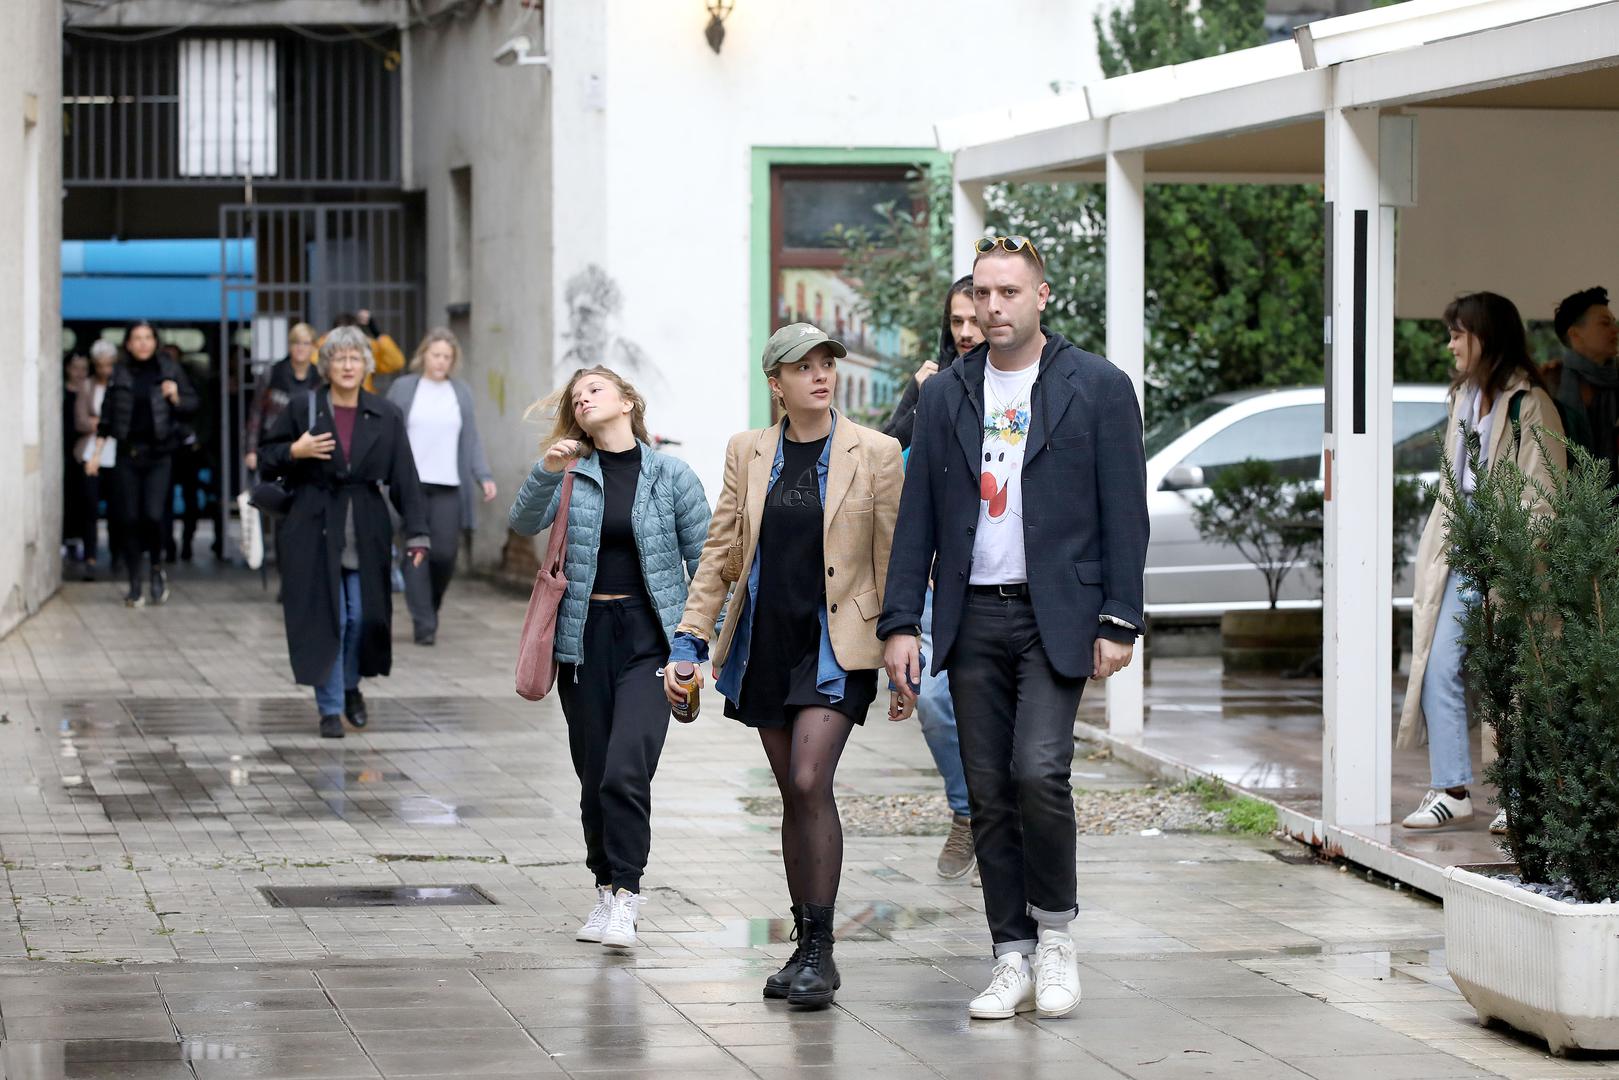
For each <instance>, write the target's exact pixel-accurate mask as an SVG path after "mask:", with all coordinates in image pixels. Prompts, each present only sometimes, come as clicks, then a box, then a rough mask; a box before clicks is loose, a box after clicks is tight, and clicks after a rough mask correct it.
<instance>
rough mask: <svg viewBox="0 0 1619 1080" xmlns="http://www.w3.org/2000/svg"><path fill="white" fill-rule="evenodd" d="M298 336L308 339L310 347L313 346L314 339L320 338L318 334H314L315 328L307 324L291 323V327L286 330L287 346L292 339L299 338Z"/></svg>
mask: <svg viewBox="0 0 1619 1080" xmlns="http://www.w3.org/2000/svg"><path fill="white" fill-rule="evenodd" d="M300 335H301V336H303V337H306V338H308V339H309V344H311V345H313V344H315V339H316V338H318V337H320V334H318V333H316V331H315V328H314V327H313V326H310V325H309V324H308V323H306V322H301V323H293V324H292V326H291V327H289V328H288V330H287V344H288V345H291V344H292V339H293V338H295V337H299V336H300Z"/></svg>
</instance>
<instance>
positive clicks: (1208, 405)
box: [1146, 398, 1230, 458]
mask: <svg viewBox="0 0 1619 1080" xmlns="http://www.w3.org/2000/svg"><path fill="white" fill-rule="evenodd" d="M1227 408H1230V402H1227V401H1220V400H1219V399H1218V398H1206V399H1205V400H1203V401H1199V402H1197V403H1196V404H1195V405H1188V406H1186V408H1184V409H1180V410H1178V411H1176V412H1172V413H1170V414H1169V415H1168V416H1166V417H1164V418H1163V419H1161V420H1156V421H1154V422H1153V423H1152V425H1151V426H1150V427H1148V428H1147V435H1146V446H1147V456H1148V457H1149V458H1150V457H1152V456H1154V455H1155V454H1158V453H1160V452H1162V451H1163V449H1164V447H1166V446H1168V445H1169V444H1170V443H1172V442H1174V441H1175V440H1176V439H1178V438H1180V437H1181V436H1182V435H1185V434H1186V433H1187V432H1188V431H1191V430H1192V429H1193V428H1195V427H1197V425H1199V424H1201V423H1202V422H1203V421H1205V420H1207V419H1208V418H1209V417H1211V416H1214V415H1215V414H1216V413H1218V412H1220V411H1221V410H1223V409H1227Z"/></svg>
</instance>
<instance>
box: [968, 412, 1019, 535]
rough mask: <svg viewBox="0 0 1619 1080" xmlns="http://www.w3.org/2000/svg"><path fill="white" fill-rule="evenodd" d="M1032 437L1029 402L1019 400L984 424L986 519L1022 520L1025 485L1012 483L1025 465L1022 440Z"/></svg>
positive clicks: (982, 475) (981, 476) (980, 483)
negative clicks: (1030, 432) (1030, 433)
mask: <svg viewBox="0 0 1619 1080" xmlns="http://www.w3.org/2000/svg"><path fill="white" fill-rule="evenodd" d="M1028 436H1029V405H1028V402H1027V401H1023V402H1019V403H1017V404H1015V405H1012V406H1009V407H1007V408H1005V409H1001V410H998V411H996V412H994V413H992V414H991V415H990V417H989V418H988V419H987V420H986V422H985V424H984V462H983V466H982V469H981V471H980V473H979V476H978V497H979V499H980V500H981V501H982V502H983V503H984V504H985V505H984V507H983V510H984V514H985V516H986V518H987V520H988V521H989V522H991V523H993V524H999V523H1001V522H1002V521H1005V520H1007V518H1009V517H1010V518H1015V519H1017V520H1018V521H1020V522H1021V521H1022V519H1023V486H1022V485H1021V484H1016V483H1012V482H1011V481H1012V480H1014V479H1015V478H1016V477H1017V473H1018V471H1019V470H1020V469H1021V468H1022V465H1023V443H1024V441H1025V440H1026V439H1027V438H1028Z"/></svg>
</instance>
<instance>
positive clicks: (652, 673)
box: [557, 598, 669, 893]
mask: <svg viewBox="0 0 1619 1080" xmlns="http://www.w3.org/2000/svg"><path fill="white" fill-rule="evenodd" d="M582 655H583V656H584V663H582V664H562V665H560V666H559V667H558V669H557V686H558V690H559V693H560V694H561V696H562V713H563V715H564V716H566V717H567V718H568V749H569V751H570V752H571V753H572V755H573V770H574V772H576V773H578V774H579V784H580V788H581V790H580V793H579V818H580V821H581V823H582V824H583V825H584V829H585V865H586V866H588V867H590V872H591V873H593V874H595V875H596V884H597V885H611V886H612V887H613V888H614V889H615V890H617V889H628V890H630V891H631V892H635V893H638V892H640V891H641V873H642V871H644V870H645V869H646V861H647V855H648V853H649V852H650V851H651V849H652V774H653V773H655V772H657V771H658V758H659V757H660V756H661V755H662V754H663V740H664V737H665V736H666V735H668V733H669V702H668V700H667V699H666V698H665V697H664V696H663V677H662V676H661V675H660V674H659V671H660V670H661V669H662V667H663V662H664V661H665V660H666V659H668V656H669V643H668V642H667V641H666V640H664V636H663V627H662V625H661V624H659V622H658V616H657V613H656V612H655V611H653V609H652V605H651V602H650V601H648V600H645V599H639V598H637V599H630V600H592V601H591V602H590V615H589V617H588V618H586V620H585V640H584V650H583V654H582Z"/></svg>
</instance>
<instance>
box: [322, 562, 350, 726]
mask: <svg viewBox="0 0 1619 1080" xmlns="http://www.w3.org/2000/svg"><path fill="white" fill-rule="evenodd" d="M342 573H343V585H342V588H340V589H339V590H338V592H337V625H338V626H339V627H340V628H341V629H342V633H341V635H340V636H339V638H338V642H337V659H335V660H333V661H332V670H331V671H330V672H329V673H328V674H327V676H326V681H325V682H323V683H321V684H320V685H319V686H317V687H315V704H316V706H318V707H319V709H320V714H321V715H322V716H342V715H343V692H344V691H345V690H353V689H355V688H357V687H358V686H359V685H360V572H359V571H358V570H344V571H343V572H342Z"/></svg>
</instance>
